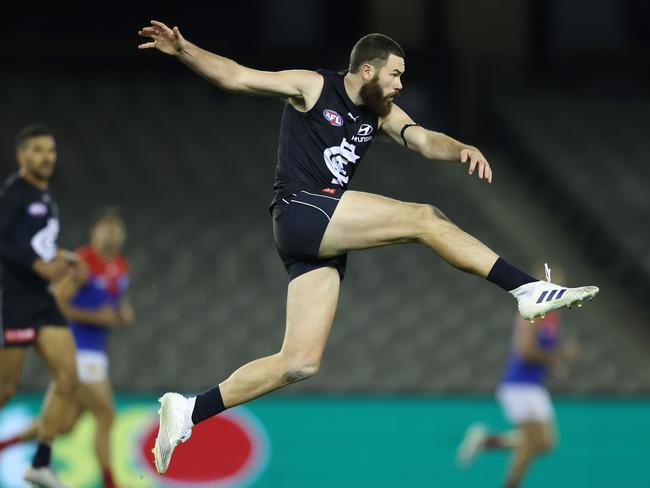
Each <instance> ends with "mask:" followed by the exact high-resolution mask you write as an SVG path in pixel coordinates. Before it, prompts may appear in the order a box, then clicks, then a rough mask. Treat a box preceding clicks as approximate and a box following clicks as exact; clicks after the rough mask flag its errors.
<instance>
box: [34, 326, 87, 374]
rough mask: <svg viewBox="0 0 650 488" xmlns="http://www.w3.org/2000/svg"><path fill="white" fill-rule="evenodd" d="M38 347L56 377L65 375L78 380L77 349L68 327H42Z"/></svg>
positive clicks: (37, 342)
mask: <svg viewBox="0 0 650 488" xmlns="http://www.w3.org/2000/svg"><path fill="white" fill-rule="evenodd" d="M36 347H37V349H38V352H39V353H40V355H41V356H42V358H43V360H44V361H45V364H47V367H48V368H49V370H50V371H51V372H52V375H53V376H54V377H57V376H59V375H65V376H72V377H74V378H76V376H77V366H76V357H75V355H76V348H75V344H74V338H73V337H72V333H71V332H70V329H69V328H68V327H59V326H43V327H41V329H40V331H39V333H38V338H37V341H36Z"/></svg>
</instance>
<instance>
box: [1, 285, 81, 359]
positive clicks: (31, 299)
mask: <svg viewBox="0 0 650 488" xmlns="http://www.w3.org/2000/svg"><path fill="white" fill-rule="evenodd" d="M1 297H2V303H1V304H0V310H1V311H2V316H1V317H0V332H1V333H2V336H1V337H0V348H5V347H27V346H29V345H30V344H33V343H34V342H35V341H36V336H37V334H38V330H39V329H40V328H41V327H42V326H44V325H47V326H50V325H51V326H58V327H67V325H68V323H67V322H66V320H65V319H64V318H63V316H62V315H61V312H60V311H59V307H58V306H57V305H56V302H55V301H54V297H53V296H52V295H51V294H50V293H49V292H47V291H17V290H16V291H14V290H12V291H9V290H5V291H4V293H2V295H1Z"/></svg>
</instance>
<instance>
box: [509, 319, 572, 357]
mask: <svg viewBox="0 0 650 488" xmlns="http://www.w3.org/2000/svg"><path fill="white" fill-rule="evenodd" d="M536 327H537V326H536V325H531V324H530V323H529V322H528V321H526V320H524V319H523V318H521V317H517V323H516V330H515V348H516V350H517V352H518V353H519V354H520V355H521V357H522V358H523V359H524V360H525V361H528V362H531V363H543V364H548V365H551V366H554V365H556V364H558V363H561V362H563V361H565V360H567V359H568V357H567V356H566V355H565V354H566V351H565V349H564V348H563V347H559V348H557V349H555V350H552V351H545V350H544V349H542V348H540V347H539V346H538V345H537V338H536V333H537V332H536Z"/></svg>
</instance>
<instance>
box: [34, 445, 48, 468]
mask: <svg viewBox="0 0 650 488" xmlns="http://www.w3.org/2000/svg"><path fill="white" fill-rule="evenodd" d="M51 457H52V446H50V445H49V444H44V443H42V442H39V443H38V447H37V448H36V454H34V459H33V460H32V466H33V467H35V468H42V467H43V466H49V465H50V458H51Z"/></svg>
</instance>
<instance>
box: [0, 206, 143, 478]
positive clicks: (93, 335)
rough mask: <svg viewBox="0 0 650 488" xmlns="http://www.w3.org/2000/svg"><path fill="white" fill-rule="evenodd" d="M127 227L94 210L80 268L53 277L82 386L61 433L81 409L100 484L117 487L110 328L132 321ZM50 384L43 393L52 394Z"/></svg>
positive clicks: (32, 431) (29, 433)
mask: <svg viewBox="0 0 650 488" xmlns="http://www.w3.org/2000/svg"><path fill="white" fill-rule="evenodd" d="M125 240H126V226H125V224H124V221H123V220H122V218H121V216H120V214H119V213H118V211H117V210H116V209H114V208H105V209H101V210H99V211H98V212H97V214H96V216H95V219H94V221H93V225H92V227H91V229H90V244H89V245H86V246H83V247H80V248H79V249H77V251H76V252H77V255H78V256H79V258H80V262H81V264H82V267H80V271H79V272H78V273H74V274H73V273H70V274H68V275H67V276H66V277H65V278H64V279H62V280H60V281H59V282H57V284H56V286H55V287H54V289H53V292H54V295H55V297H56V301H57V303H58V305H59V307H60V309H61V311H62V312H63V314H64V316H65V317H66V318H67V319H68V321H69V324H70V327H71V329H72V332H73V334H74V339H75V342H76V345H77V372H78V374H79V380H80V385H79V388H78V389H77V392H76V394H75V400H76V402H75V404H74V407H73V408H71V409H70V410H69V412H68V415H67V417H66V423H65V425H64V432H69V431H70V430H71V429H72V427H73V426H74V424H75V423H76V421H77V420H78V419H79V417H80V416H81V414H82V413H83V412H84V410H86V409H87V410H89V411H90V412H91V414H92V415H93V417H94V419H95V423H96V430H95V452H96V454H97V460H98V461H99V464H100V467H101V470H102V476H103V482H104V485H103V486H104V488H114V487H115V486H116V484H115V481H114V479H113V476H112V474H111V468H110V467H111V462H110V459H111V456H110V430H111V425H112V422H113V414H114V412H113V393H112V387H111V384H110V380H109V377H108V365H109V361H108V355H107V336H108V328H109V327H113V326H124V325H131V324H132V323H133V321H134V318H135V315H134V312H133V309H132V308H131V305H130V303H129V302H128V300H127V299H126V296H125V292H126V290H127V287H128V283H129V274H128V273H129V266H128V263H127V260H126V258H125V257H124V255H123V254H122V250H123V247H124V242H125ZM52 391H53V386H50V388H49V390H48V393H47V396H48V397H49V396H50V395H51V394H52ZM41 422H42V419H37V420H36V421H35V422H34V423H33V424H32V425H31V426H30V427H29V428H28V429H27V430H25V431H24V432H23V433H21V434H19V435H17V436H16V437H14V438H12V439H8V440H7V441H5V442H4V443H0V449H2V448H3V447H7V446H9V445H12V444H15V443H18V442H24V441H31V440H33V439H35V438H36V434H37V432H38V429H39V425H40V423H41Z"/></svg>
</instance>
